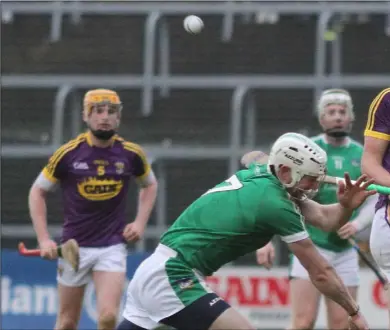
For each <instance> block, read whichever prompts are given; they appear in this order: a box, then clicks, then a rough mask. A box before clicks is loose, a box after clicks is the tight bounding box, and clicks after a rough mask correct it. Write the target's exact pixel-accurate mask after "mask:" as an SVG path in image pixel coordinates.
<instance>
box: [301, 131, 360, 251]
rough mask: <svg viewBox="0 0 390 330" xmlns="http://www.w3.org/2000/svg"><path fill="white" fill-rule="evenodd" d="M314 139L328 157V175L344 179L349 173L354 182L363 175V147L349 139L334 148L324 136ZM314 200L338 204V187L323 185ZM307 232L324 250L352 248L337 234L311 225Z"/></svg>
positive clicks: (308, 225) (321, 202)
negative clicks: (345, 174)
mask: <svg viewBox="0 0 390 330" xmlns="http://www.w3.org/2000/svg"><path fill="white" fill-rule="evenodd" d="M312 139H313V140H314V141H315V142H316V143H317V144H318V145H319V146H320V147H321V148H322V149H324V150H325V151H326V154H327V155H328V162H327V174H328V175H331V176H338V177H344V173H345V172H348V173H349V174H350V176H351V179H352V180H356V179H357V178H358V177H359V176H360V175H361V170H360V160H361V157H362V153H363V147H362V145H361V144H360V143H358V142H356V141H354V140H352V139H350V138H349V139H348V143H347V144H346V145H344V146H340V147H334V146H332V145H330V144H328V143H327V142H326V141H325V137H324V135H319V136H316V137H314V138H312ZM314 200H315V201H317V202H318V203H320V204H332V203H337V202H338V200H337V186H336V185H332V184H322V185H321V188H320V190H319V192H318V194H317V195H316V196H315V198H314ZM356 214H357V212H356V211H355V213H354V214H353V216H352V219H353V218H354V217H355V216H356ZM307 231H308V232H309V235H310V238H311V239H312V240H313V242H314V244H316V245H317V246H319V247H321V248H323V249H326V250H331V251H335V252H340V251H343V250H345V249H348V248H350V244H349V243H348V241H347V240H343V239H341V238H340V237H339V236H338V235H337V233H336V232H330V233H329V232H324V231H322V230H320V229H318V228H316V227H313V226H311V225H310V224H307Z"/></svg>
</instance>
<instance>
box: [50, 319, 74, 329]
mask: <svg viewBox="0 0 390 330" xmlns="http://www.w3.org/2000/svg"><path fill="white" fill-rule="evenodd" d="M55 329H56V330H77V320H75V319H72V318H70V317H59V318H58V319H57V322H56V326H55Z"/></svg>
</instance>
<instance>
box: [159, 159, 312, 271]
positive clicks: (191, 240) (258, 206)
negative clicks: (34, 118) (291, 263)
mask: <svg viewBox="0 0 390 330" xmlns="http://www.w3.org/2000/svg"><path fill="white" fill-rule="evenodd" d="M274 235H279V236H281V238H282V239H283V240H284V241H285V242H287V243H293V242H296V241H299V240H302V239H305V238H307V237H308V234H307V232H306V230H305V228H304V222H303V217H302V215H301V214H300V212H299V210H297V208H296V206H295V204H294V203H293V202H292V201H291V200H290V199H289V195H288V194H287V192H286V190H285V189H284V188H283V186H282V185H281V184H280V182H279V181H278V180H277V179H276V178H275V177H274V176H273V175H272V174H271V173H269V172H268V171H267V167H266V166H264V165H256V164H252V165H251V166H250V168H249V169H245V170H241V171H239V172H237V173H236V174H234V175H233V176H232V177H230V178H229V179H228V180H226V181H224V182H223V183H220V184H218V185H217V186H215V187H214V188H212V189H210V190H209V191H207V192H206V193H205V194H203V195H202V196H201V197H199V198H198V199H197V200H195V201H194V202H193V203H192V204H191V205H190V206H189V207H188V208H187V209H186V210H185V211H184V212H183V213H182V214H181V215H180V216H179V218H178V219H177V220H176V221H175V222H174V224H173V225H172V226H171V227H170V228H169V229H168V231H167V232H166V233H165V234H163V236H162V237H161V243H162V244H164V245H166V246H169V247H170V248H172V249H174V250H176V251H177V252H178V255H179V256H180V258H182V259H183V260H184V262H186V263H187V264H188V265H189V266H190V267H192V268H194V269H197V270H198V271H200V272H201V273H202V274H203V275H205V276H208V275H211V274H212V273H213V272H215V271H216V270H218V269H219V268H220V267H221V266H222V265H224V264H226V263H228V262H231V261H233V260H235V259H236V258H238V257H240V256H242V255H245V254H247V253H249V252H252V251H255V250H256V249H258V248H260V247H263V246H264V245H265V244H267V243H268V242H269V241H270V240H271V238H272V237H273V236H274Z"/></svg>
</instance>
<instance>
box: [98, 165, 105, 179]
mask: <svg viewBox="0 0 390 330" xmlns="http://www.w3.org/2000/svg"><path fill="white" fill-rule="evenodd" d="M104 173H106V170H105V169H104V166H103V165H99V166H98V167H97V175H99V176H102V175H104Z"/></svg>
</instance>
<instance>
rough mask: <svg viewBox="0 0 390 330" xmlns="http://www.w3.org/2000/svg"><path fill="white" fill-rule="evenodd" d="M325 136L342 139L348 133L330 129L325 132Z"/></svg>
mask: <svg viewBox="0 0 390 330" xmlns="http://www.w3.org/2000/svg"><path fill="white" fill-rule="evenodd" d="M325 134H326V135H329V136H331V137H334V138H343V137H346V136H348V135H349V132H347V131H346V130H340V129H338V128H331V129H327V130H325Z"/></svg>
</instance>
